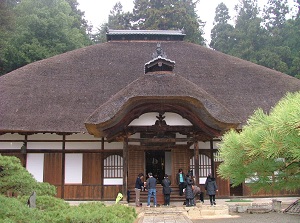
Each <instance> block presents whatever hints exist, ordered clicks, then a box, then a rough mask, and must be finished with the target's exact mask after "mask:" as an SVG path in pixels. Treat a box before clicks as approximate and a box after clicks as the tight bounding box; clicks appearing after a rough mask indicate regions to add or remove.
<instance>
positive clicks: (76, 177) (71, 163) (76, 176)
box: [65, 153, 83, 184]
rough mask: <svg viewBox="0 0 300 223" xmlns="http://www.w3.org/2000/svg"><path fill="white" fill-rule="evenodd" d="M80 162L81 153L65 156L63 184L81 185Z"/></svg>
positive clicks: (81, 158)
mask: <svg viewBox="0 0 300 223" xmlns="http://www.w3.org/2000/svg"><path fill="white" fill-rule="evenodd" d="M82 160H83V155H82V154H81V153H76V154H66V163H65V183H66V184H68V183H78V184H81V183H82Z"/></svg>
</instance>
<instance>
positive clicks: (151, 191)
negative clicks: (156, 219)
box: [135, 169, 218, 207]
mask: <svg viewBox="0 0 300 223" xmlns="http://www.w3.org/2000/svg"><path fill="white" fill-rule="evenodd" d="M143 178H144V174H143V173H140V174H139V175H138V177H137V179H136V183H135V204H136V207H141V206H142V203H141V202H140V192H141V190H143V189H144V187H146V189H147V191H148V198H147V207H150V201H151V198H152V197H153V203H154V207H156V206H157V200H156V184H157V179H156V178H155V177H153V175H152V173H148V179H147V181H146V182H144V181H143ZM176 182H177V185H178V187H179V195H180V196H183V194H185V202H184V204H185V205H186V207H191V206H195V198H196V196H197V195H199V196H200V201H201V202H202V203H203V202H204V199H203V192H201V190H200V187H198V186H196V185H195V181H194V178H193V175H192V172H191V171H190V172H188V174H186V175H185V174H184V173H183V170H182V169H179V171H178V173H177V174H176ZM161 185H162V186H163V194H164V205H165V206H169V205H170V195H171V192H172V188H171V181H170V179H169V177H168V175H167V174H165V176H164V179H163V180H162V182H161ZM205 190H206V193H207V194H208V195H209V200H210V204H211V205H216V200H215V195H216V192H217V191H218V187H217V183H216V180H215V178H214V177H213V176H212V174H208V176H207V179H206V181H205Z"/></svg>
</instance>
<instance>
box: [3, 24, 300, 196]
mask: <svg viewBox="0 0 300 223" xmlns="http://www.w3.org/2000/svg"><path fill="white" fill-rule="evenodd" d="M184 36H185V34H184V33H182V32H181V31H174V30H173V31H169V30H109V31H108V33H107V42H106V43H102V44H97V45H92V46H88V47H84V48H81V49H78V50H74V51H70V52H67V53H64V54H60V55H57V56H54V57H51V58H48V59H44V60H41V61H37V62H34V63H31V64H28V65H26V66H24V67H22V68H19V69H17V70H15V71H12V72H11V73H8V74H6V75H4V76H1V77H0V100H1V102H0V114H1V115H0V153H1V154H2V155H9V156H17V157H19V158H20V159H21V162H22V164H23V165H24V167H26V169H27V170H28V171H29V172H30V173H31V174H32V175H33V176H34V177H35V179H36V180H38V181H40V182H49V183H51V184H53V185H55V186H56V188H57V197H60V198H63V199H66V200H113V199H115V197H116V195H117V194H118V192H120V191H121V192H123V194H124V196H125V197H126V194H127V191H133V189H134V183H135V180H136V177H137V175H138V174H139V173H144V174H145V175H146V174H147V173H148V172H152V173H153V175H154V176H155V177H157V179H158V181H159V182H160V181H161V180H162V179H163V176H164V175H165V174H168V175H169V176H170V177H169V178H170V180H171V182H172V186H173V187H174V189H175V190H176V188H177V185H176V182H175V180H176V174H177V172H178V169H180V168H182V169H183V171H184V172H185V173H187V172H188V171H191V172H192V173H193V175H194V176H195V179H196V183H197V184H200V185H202V186H203V184H204V182H205V179H206V177H207V175H208V173H213V174H214V175H215V176H216V179H217V184H218V185H219V194H218V197H224V198H225V197H229V196H233V195H234V196H248V197H249V196H254V195H255V196H267V195H269V194H266V193H259V194H253V193H252V192H251V190H250V189H249V188H248V186H247V184H246V183H244V184H242V185H240V186H239V187H236V188H233V187H231V183H232V182H230V180H223V179H221V178H220V177H218V175H217V171H216V170H217V168H218V166H219V165H220V163H221V162H222V160H220V158H219V156H218V143H219V142H220V140H221V137H222V135H223V134H224V133H225V132H226V131H228V130H229V129H232V128H234V129H236V130H242V127H243V125H245V123H246V121H247V119H248V118H249V116H250V115H252V114H253V112H254V111H255V110H256V109H258V108H262V109H263V110H264V111H265V112H268V111H269V110H270V109H271V108H272V107H273V106H275V105H276V103H277V102H278V101H279V100H280V99H281V98H282V97H283V96H285V94H286V93H287V92H295V91H299V90H300V80H299V79H296V78H294V77H291V76H288V75H286V74H283V73H280V72H278V71H275V70H272V69H269V68H266V67H263V66H259V65H256V64H254V63H251V62H248V61H245V60H241V59H238V58H236V57H232V56H229V55H226V54H223V53H220V52H217V51H214V50H211V49H209V48H206V47H203V46H200V45H196V44H192V43H189V42H185V41H183V40H184ZM202 189H203V188H202ZM273 195H274V194H273ZM283 195H291V194H289V193H288V192H282V193H281V196H283ZM178 199H179V198H178Z"/></svg>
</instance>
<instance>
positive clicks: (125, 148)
mask: <svg viewBox="0 0 300 223" xmlns="http://www.w3.org/2000/svg"><path fill="white" fill-rule="evenodd" d="M127 170H128V138H127V137H126V138H124V142H123V187H122V193H123V200H125V201H126V200H127V179H128V176H127V172H128V171H127Z"/></svg>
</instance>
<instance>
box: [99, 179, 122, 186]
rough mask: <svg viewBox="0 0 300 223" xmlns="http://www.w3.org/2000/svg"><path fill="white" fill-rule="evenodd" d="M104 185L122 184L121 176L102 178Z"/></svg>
mask: <svg viewBox="0 0 300 223" xmlns="http://www.w3.org/2000/svg"><path fill="white" fill-rule="evenodd" d="M103 184H104V185H123V178H104V180H103Z"/></svg>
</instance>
